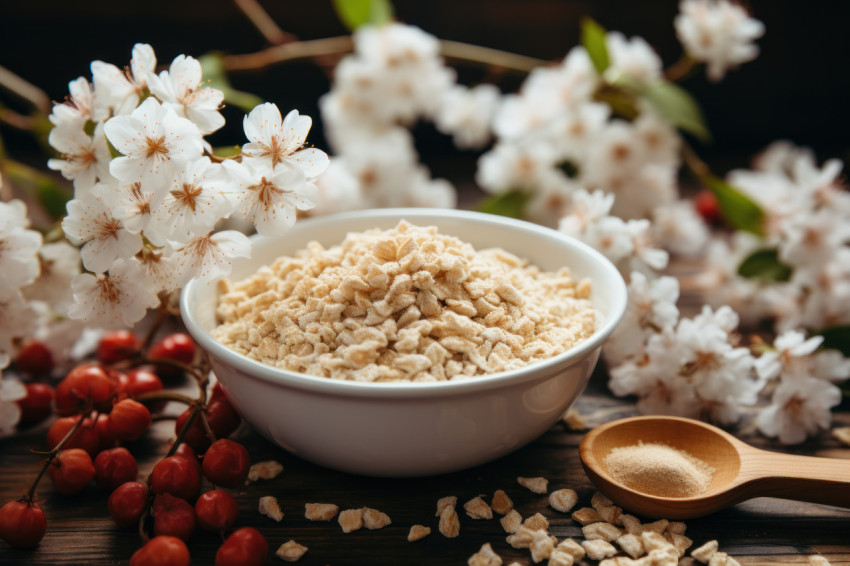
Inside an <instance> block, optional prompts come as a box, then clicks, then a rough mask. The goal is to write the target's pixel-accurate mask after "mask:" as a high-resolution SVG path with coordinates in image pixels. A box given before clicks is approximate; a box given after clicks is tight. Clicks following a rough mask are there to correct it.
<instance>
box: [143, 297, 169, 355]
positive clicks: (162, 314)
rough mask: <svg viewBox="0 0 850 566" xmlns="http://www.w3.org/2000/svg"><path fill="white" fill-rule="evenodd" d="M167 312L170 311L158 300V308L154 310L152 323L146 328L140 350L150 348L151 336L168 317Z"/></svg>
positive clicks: (154, 334)
mask: <svg viewBox="0 0 850 566" xmlns="http://www.w3.org/2000/svg"><path fill="white" fill-rule="evenodd" d="M169 314H170V313H169V312H168V309H167V308H166V307H165V305H163V304H162V302H160V303H159V308H158V309H157V312H156V318H155V319H154V321H153V324H151V327H150V328H148V331H147V334H145V338H144V340H142V350H143V351H144V350H147V349H148V348H150V345H151V342H153V337H154V336H156V332H157V330H159V329H160V327H161V326H162V323H163V322H165V320H166V319H167V318H168V316H169Z"/></svg>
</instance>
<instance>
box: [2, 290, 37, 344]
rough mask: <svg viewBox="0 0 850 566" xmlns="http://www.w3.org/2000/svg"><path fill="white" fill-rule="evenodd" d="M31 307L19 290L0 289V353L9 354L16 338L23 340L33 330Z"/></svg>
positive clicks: (33, 320)
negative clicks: (0, 322)
mask: <svg viewBox="0 0 850 566" xmlns="http://www.w3.org/2000/svg"><path fill="white" fill-rule="evenodd" d="M35 318H36V317H35V316H34V312H33V308H32V305H31V304H30V303H29V302H28V301H27V300H26V299H24V296H23V295H22V294H21V291H20V290H19V289H10V288H8V287H0V321H3V323H2V324H0V353H2V352H11V351H12V343H13V341H14V340H15V339H16V338H25V337H27V336H29V335H30V334H31V333H32V331H33V330H34V329H35Z"/></svg>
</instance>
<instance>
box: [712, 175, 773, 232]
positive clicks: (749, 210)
mask: <svg viewBox="0 0 850 566" xmlns="http://www.w3.org/2000/svg"><path fill="white" fill-rule="evenodd" d="M702 180H703V182H704V183H705V184H706V185H707V186H708V188H709V189H711V192H713V193H714V196H716V197H717V205H718V206H719V207H720V212H721V213H722V214H723V218H724V219H726V222H727V223H728V224H729V225H730V226H731V227H732V228H735V229H736V230H743V231H744V232H750V233H751V234H755V235H757V236H764V218H765V217H764V211H763V210H762V209H761V207H760V206H759V205H757V204H756V203H755V202H754V201H753V200H752V199H750V197H748V196H747V195H745V194H744V193H742V192H741V191H739V190H738V189H736V188H735V187H733V186H732V185H730V184H728V183H726V182H725V181H723V180H722V179H718V178H717V177H712V176H710V175H708V176H706V177H703V179H702Z"/></svg>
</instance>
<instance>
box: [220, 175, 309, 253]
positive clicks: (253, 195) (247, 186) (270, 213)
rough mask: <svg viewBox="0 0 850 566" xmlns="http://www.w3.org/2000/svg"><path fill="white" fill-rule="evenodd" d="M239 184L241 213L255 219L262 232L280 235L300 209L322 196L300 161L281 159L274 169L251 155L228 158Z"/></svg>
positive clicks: (236, 181)
mask: <svg viewBox="0 0 850 566" xmlns="http://www.w3.org/2000/svg"><path fill="white" fill-rule="evenodd" d="M224 166H225V169H226V170H227V172H228V173H230V175H231V177H232V179H233V182H234V184H235V186H236V189H235V193H234V196H233V198H234V201H235V202H236V204H237V207H238V214H241V215H242V216H243V217H244V218H245V219H248V220H250V221H251V222H253V223H254V226H255V227H256V229H257V232H258V233H259V234H260V235H261V236H280V235H282V234H284V233H285V232H286V231H287V230H289V229H290V228H291V227H292V226H293V224H295V219H296V209H297V210H309V209H311V208H313V206H315V203H316V201H317V200H318V189H317V188H316V185H315V184H313V183H310V182H308V181H307V180H306V179H305V177H304V170H303V169H301V168H300V167H298V166H297V165H295V166H294V165H290V164H289V163H280V164H279V165H278V166H277V167H275V168H274V169H272V168H271V167H270V166H269V165H268V164H266V163H265V162H261V163H258V162H257V160H253V159H248V160H245V161H244V162H242V163H235V162H233V161H225V162H224Z"/></svg>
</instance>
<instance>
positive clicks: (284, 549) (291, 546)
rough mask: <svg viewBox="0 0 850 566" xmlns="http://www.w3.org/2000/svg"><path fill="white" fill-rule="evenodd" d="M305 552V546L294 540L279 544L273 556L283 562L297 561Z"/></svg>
mask: <svg viewBox="0 0 850 566" xmlns="http://www.w3.org/2000/svg"><path fill="white" fill-rule="evenodd" d="M305 552H307V547H306V546H304V545H303V544H298V543H297V542H295V541H294V540H290V541H287V542H285V543H283V544H282V545H280V548H278V549H277V552H275V556H277V557H278V558H280V559H281V560H283V561H284V562H297V561H299V560H301V557H302V556H304V553H305Z"/></svg>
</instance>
